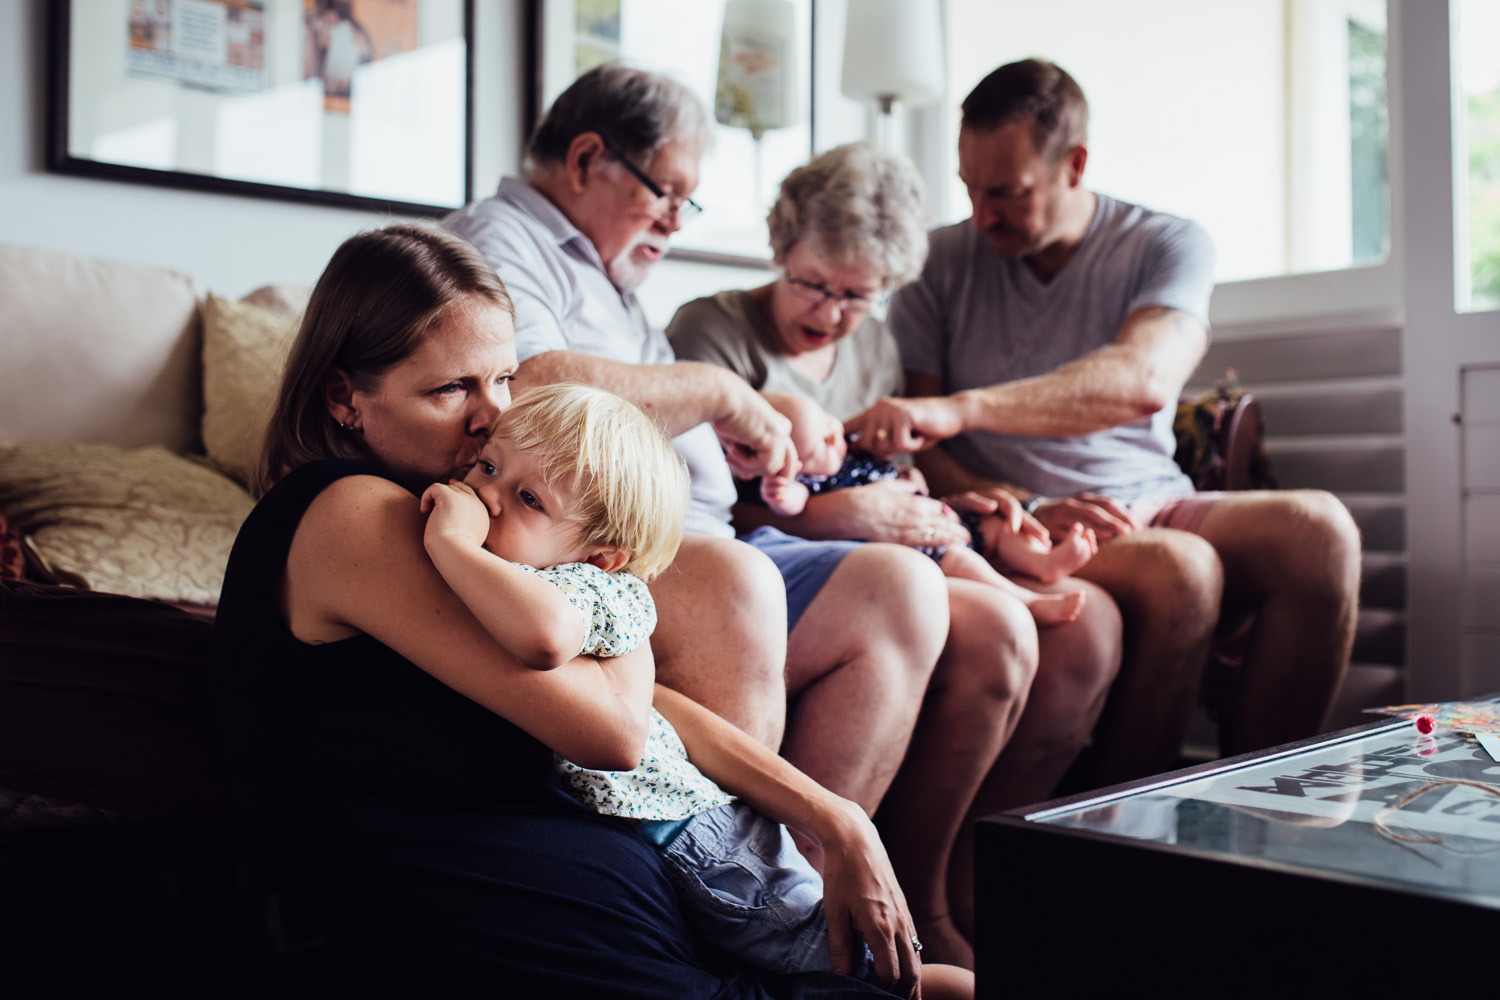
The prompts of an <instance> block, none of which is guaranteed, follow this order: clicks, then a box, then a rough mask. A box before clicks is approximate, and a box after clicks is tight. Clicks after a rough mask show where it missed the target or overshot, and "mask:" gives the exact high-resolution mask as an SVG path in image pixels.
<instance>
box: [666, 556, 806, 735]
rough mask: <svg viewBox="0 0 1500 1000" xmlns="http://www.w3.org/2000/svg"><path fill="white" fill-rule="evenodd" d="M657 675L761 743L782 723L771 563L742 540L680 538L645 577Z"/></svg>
mask: <svg viewBox="0 0 1500 1000" xmlns="http://www.w3.org/2000/svg"><path fill="white" fill-rule="evenodd" d="M651 596H652V597H653V598H655V599H656V612H657V626H656V632H655V633H654V634H653V635H652V636H651V651H652V652H653V653H654V654H655V656H656V679H657V680H659V681H661V682H662V683H663V684H665V685H666V686H667V687H670V688H672V689H673V690H674V691H679V692H681V693H682V694H684V695H686V696H687V697H689V698H691V699H693V700H694V701H696V702H697V703H698V704H700V705H702V706H703V707H705V708H708V709H710V710H712V711H713V712H715V713H717V714H718V715H720V716H722V717H723V718H725V719H728V720H729V721H730V722H732V723H734V724H735V725H736V726H738V727H740V728H741V729H743V730H744V731H745V732H747V733H749V734H750V735H751V736H753V737H755V738H756V739H758V740H760V741H761V742H762V743H764V744H765V745H766V746H768V747H770V748H771V749H773V750H774V749H776V748H777V747H779V746H780V744H781V737H782V731H783V729H784V728H785V724H786V680H785V675H784V666H783V665H784V664H785V662H786V633H785V631H784V630H783V629H781V628H768V627H767V623H768V622H777V621H782V622H784V621H786V590H785V589H784V588H783V586H782V583H781V574H780V573H778V572H777V571H776V564H775V563H773V562H771V560H770V559H767V558H766V557H765V556H764V555H762V554H761V553H759V552H757V551H756V550H755V549H753V548H751V547H750V546H749V545H746V544H744V543H743V542H737V541H733V540H731V539H725V538H713V537H710V536H708V535H687V536H686V537H684V538H683V540H682V548H681V549H680V550H678V553H677V558H676V559H675V560H674V561H673V563H672V566H671V568H670V569H668V570H667V571H666V572H665V573H663V574H662V575H661V576H659V577H657V578H656V579H655V580H653V581H652V582H651Z"/></svg>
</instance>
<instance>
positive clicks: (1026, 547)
mask: <svg viewBox="0 0 1500 1000" xmlns="http://www.w3.org/2000/svg"><path fill="white" fill-rule="evenodd" d="M765 397H766V399H767V401H768V402H770V403H771V405H772V406H774V407H776V409H777V410H779V411H780V412H781V413H782V414H784V415H785V416H786V417H787V419H789V420H791V422H792V443H793V445H795V446H796V448H797V457H798V459H800V460H801V463H802V464H801V469H800V471H799V472H798V473H797V475H796V476H765V477H762V479H761V481H760V498H761V500H762V501H763V502H764V503H765V505H766V506H767V507H769V508H770V509H771V512H772V513H774V514H777V515H778V516H781V517H796V516H797V515H798V514H800V513H802V511H803V510H804V509H805V508H806V507H807V501H808V498H809V497H811V496H813V495H815V494H818V493H828V492H831V491H833V490H839V489H846V488H848V487H850V486H863V485H865V484H867V483H873V482H878V481H879V480H882V479H894V478H897V477H899V476H900V475H901V474H902V473H901V470H900V469H899V468H898V467H897V466H896V465H895V464H894V463H891V462H882V461H880V460H879V459H877V458H874V457H872V456H870V455H867V454H865V453H864V452H853V453H850V452H849V450H848V444H847V443H846V441H845V439H844V425H843V424H842V423H840V422H839V420H838V418H836V417H834V416H833V415H831V414H829V413H828V412H827V411H826V410H824V409H823V408H822V407H820V406H818V404H817V403H815V402H813V401H812V400H811V399H808V398H807V397H806V396H797V395H793V394H788V393H766V394H765ZM960 516H961V517H962V519H963V521H964V525H965V526H966V527H967V528H968V529H969V534H970V536H971V538H972V543H971V544H972V545H973V548H965V547H959V546H938V547H935V548H926V547H919V548H921V551H923V552H926V553H927V554H928V555H930V556H932V558H933V559H934V560H936V561H937V564H938V565H939V566H941V567H942V569H943V573H944V575H946V576H952V577H961V578H963V579H966V580H977V581H979V582H980V583H989V584H993V585H994V586H997V587H999V588H1001V589H1002V590H1004V591H1006V592H1007V593H1009V594H1011V595H1012V596H1014V597H1016V598H1017V599H1018V600H1020V601H1021V602H1022V603H1023V604H1025V605H1026V606H1027V608H1029V609H1030V610H1031V614H1032V617H1033V618H1035V619H1036V621H1037V623H1038V624H1040V625H1058V624H1061V623H1063V622H1070V621H1072V620H1073V619H1075V618H1077V617H1078V612H1079V610H1080V609H1082V607H1083V601H1084V593H1083V591H1081V590H1075V591H1073V592H1071V593H1067V594H1038V593H1035V592H1034V591H1030V590H1027V589H1026V588H1025V587H1021V586H1019V585H1017V584H1015V583H1012V582H1011V581H1010V580H1007V579H1006V578H1005V577H1004V576H1002V575H1001V574H1000V572H999V570H998V569H997V568H996V566H997V565H998V566H1002V567H1005V568H1007V569H1010V570H1013V571H1017V572H1021V573H1024V574H1026V575H1027V576H1030V577H1033V578H1035V579H1037V580H1040V581H1041V582H1042V583H1053V582H1055V581H1057V580H1061V579H1062V578H1063V577H1066V576H1069V575H1071V574H1072V573H1073V572H1074V571H1075V570H1077V569H1078V568H1079V567H1081V566H1082V565H1083V564H1084V563H1086V562H1088V561H1089V559H1090V558H1091V557H1092V556H1093V554H1094V553H1095V552H1097V551H1098V543H1097V542H1096V541H1095V539H1094V533H1093V531H1092V530H1091V529H1089V528H1085V527H1084V526H1083V525H1081V524H1078V525H1074V526H1073V530H1072V531H1071V532H1070V533H1069V534H1068V535H1067V536H1066V537H1065V538H1064V539H1063V540H1062V541H1060V542H1058V543H1057V544H1053V543H1051V542H1050V541H1048V540H1047V539H1045V538H1035V537H1031V536H1026V535H1021V534H1018V533H1017V532H1015V531H1012V530H1011V528H1010V523H1009V522H1008V521H1007V520H1006V519H1005V518H1004V517H1002V516H1000V515H999V514H984V515H980V514H963V515H960Z"/></svg>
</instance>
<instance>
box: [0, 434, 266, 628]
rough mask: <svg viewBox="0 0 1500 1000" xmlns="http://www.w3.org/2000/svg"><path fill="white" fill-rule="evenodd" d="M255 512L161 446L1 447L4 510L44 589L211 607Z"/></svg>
mask: <svg viewBox="0 0 1500 1000" xmlns="http://www.w3.org/2000/svg"><path fill="white" fill-rule="evenodd" d="M254 505H255V502H254V500H252V499H251V497H250V494H248V493H246V492H245V491H244V490H243V489H241V488H240V487H239V486H238V485H236V484H235V483H234V482H233V481H231V480H230V479H229V478H228V477H226V476H224V475H222V474H220V473H219V472H217V471H215V470H214V469H211V468H209V467H208V466H207V465H206V464H204V463H202V462H194V461H190V460H189V459H186V458H183V457H182V456H181V455H177V454H174V453H173V452H170V451H168V450H167V449H165V448H162V447H159V446H153V447H150V448H137V449H127V448H119V447H115V446H113V445H101V444H0V510H4V511H5V512H6V514H7V516H8V517H9V519H10V522H11V524H12V525H14V527H15V529H16V530H17V531H19V532H21V533H22V534H24V535H26V536H27V541H28V542H29V546H30V549H31V554H32V555H33V556H34V557H35V558H36V560H37V561H39V562H40V563H41V564H42V567H41V568H42V569H43V570H44V571H45V579H44V582H48V583H66V584H71V585H73V586H80V587H85V588H87V589H89V590H97V591H102V592H105V593H111V594H128V595H129V596H131V597H144V598H150V599H153V600H159V601H170V602H173V603H177V604H197V605H208V606H214V605H217V604H218V602H219V589H220V587H222V586H223V583H224V567H225V564H226V563H228V561H229V550H230V547H231V546H232V545H233V544H234V538H235V535H236V534H238V532H239V528H240V524H241V522H243V521H244V519H245V517H246V516H247V515H248V514H249V513H250V509H251V508H252V507H253V506H254ZM36 568H37V567H36V566H35V565H33V567H32V569H33V572H32V575H33V576H35V575H36Z"/></svg>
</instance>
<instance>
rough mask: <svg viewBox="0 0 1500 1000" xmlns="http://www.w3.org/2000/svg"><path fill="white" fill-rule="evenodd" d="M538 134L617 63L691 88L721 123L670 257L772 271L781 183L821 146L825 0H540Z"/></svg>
mask: <svg viewBox="0 0 1500 1000" xmlns="http://www.w3.org/2000/svg"><path fill="white" fill-rule="evenodd" d="M528 12H529V16H530V18H531V26H530V33H531V35H532V51H531V57H532V58H531V67H530V69H531V73H530V82H529V88H530V93H529V94H528V104H529V106H530V118H529V121H528V128H527V132H528V134H530V131H531V129H532V128H534V126H535V123H536V122H537V121H538V120H540V118H541V115H542V114H543V113H544V112H545V111H546V109H547V108H549V107H551V105H552V102H553V101H554V100H555V99H556V98H557V95H558V94H560V93H562V92H563V90H565V89H567V87H568V85H569V84H571V83H572V82H573V81H574V80H575V79H577V78H578V77H579V76H580V75H582V74H583V73H585V72H587V71H588V70H590V69H592V68H593V67H595V66H597V65H600V64H602V63H606V62H620V63H623V64H624V65H627V66H631V67H634V68H638V69H644V70H649V71H651V72H655V73H660V74H662V75H663V76H667V77H669V78H671V79H674V80H677V81H678V82H680V83H683V84H685V85H686V86H687V87H688V89H690V90H691V91H692V92H693V93H694V94H695V95H697V97H698V98H699V100H701V101H702V102H703V103H704V105H705V107H706V108H707V109H708V111H709V113H710V114H711V115H713V116H714V118H715V119H716V120H717V123H718V126H717V129H716V137H715V141H714V143H713V146H712V148H710V149H708V150H706V151H705V152H704V155H703V160H702V162H701V164H700V167H699V172H698V177H699V182H698V188H697V189H696V191H694V193H693V200H694V201H695V202H698V203H699V204H700V205H702V206H703V208H704V211H703V213H702V215H700V216H698V217H697V218H695V219H693V220H692V221H691V222H690V223H688V224H687V225H686V226H685V227H684V228H683V229H682V230H681V231H680V232H678V233H676V234H675V235H674V236H673V237H672V249H671V251H670V254H669V256H672V257H677V258H681V259H689V260H700V261H707V262H712V263H724V264H742V265H745V266H754V267H763V266H765V265H766V264H767V263H768V262H769V261H770V259H771V251H770V247H769V245H768V242H769V231H768V229H767V226H766V214H767V212H769V211H770V208H771V204H772V203H773V202H774V201H775V197H776V191H777V188H778V186H779V185H780V183H781V179H782V178H783V177H785V176H786V175H787V173H789V172H790V171H791V170H792V169H793V168H795V167H798V166H801V165H802V164H804V163H806V162H807V160H808V159H809V157H810V156H811V155H812V152H813V135H814V132H813V114H814V101H813V79H814V76H813V37H814V35H813V29H814V0H695V2H694V3H690V4H689V3H681V2H676V0H530V5H529V7H528Z"/></svg>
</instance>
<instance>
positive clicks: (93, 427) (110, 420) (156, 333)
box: [0, 246, 202, 452]
mask: <svg viewBox="0 0 1500 1000" xmlns="http://www.w3.org/2000/svg"><path fill="white" fill-rule="evenodd" d="M201 391H202V390H201V377H200V374H199V368H198V294H197V290H196V288H195V287H194V285H193V281H192V279H191V278H188V277H186V276H185V275H181V274H176V273H173V272H171V271H164V270H160V269H158V268H151V267H139V266H136V265H131V264H118V263H111V262H106V261H93V260H87V259H85V258H82V257H76V256H73V255H71V254H62V253H54V252H52V251H47V250H36V249H29V248H22V247H13V246H0V440H14V441H102V442H107V443H110V444H118V445H126V446H137V445H146V444H162V445H166V446H167V447H168V448H171V449H172V450H173V451H179V452H185V451H196V450H197V447H198V439H199V430H198V424H199V417H200V412H201V407H202V403H201V395H200V394H201Z"/></svg>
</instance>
